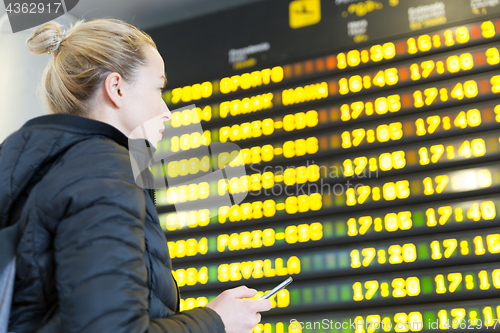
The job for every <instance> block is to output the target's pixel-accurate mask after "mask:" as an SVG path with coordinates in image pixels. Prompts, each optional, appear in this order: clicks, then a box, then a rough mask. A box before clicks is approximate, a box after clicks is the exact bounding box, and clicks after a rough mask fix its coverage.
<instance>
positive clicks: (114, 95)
mask: <svg viewBox="0 0 500 333" xmlns="http://www.w3.org/2000/svg"><path fill="white" fill-rule="evenodd" d="M124 82H125V81H124V80H123V78H122V76H121V75H120V74H118V73H116V72H113V73H111V74H109V75H108V76H107V77H106V80H104V84H103V90H104V91H103V92H104V94H105V96H107V97H108V98H109V100H110V101H111V103H113V105H114V106H115V107H116V108H121V107H122V105H123V84H124Z"/></svg>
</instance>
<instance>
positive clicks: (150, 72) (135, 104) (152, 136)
mask: <svg viewBox="0 0 500 333" xmlns="http://www.w3.org/2000/svg"><path fill="white" fill-rule="evenodd" d="M144 52H145V53H146V56H147V62H146V64H145V65H143V66H139V71H138V75H137V77H136V80H135V82H133V83H131V84H126V87H125V90H126V94H124V95H123V97H124V104H123V106H124V108H123V113H124V114H123V115H124V116H125V124H126V127H127V129H128V130H129V131H130V135H129V137H130V138H131V139H134V138H143V139H147V140H148V141H149V142H151V144H153V146H154V147H155V148H156V146H157V143H158V141H160V140H161V139H162V132H163V130H164V129H165V125H164V122H165V121H168V120H170V118H171V117H172V114H171V113H170V110H169V109H168V107H167V105H166V104H165V101H164V100H163V98H162V88H163V87H164V85H165V83H166V78H165V65H164V63H163V59H162V57H161V56H160V54H159V53H158V51H157V50H156V49H155V48H153V47H152V46H149V45H147V46H144Z"/></svg>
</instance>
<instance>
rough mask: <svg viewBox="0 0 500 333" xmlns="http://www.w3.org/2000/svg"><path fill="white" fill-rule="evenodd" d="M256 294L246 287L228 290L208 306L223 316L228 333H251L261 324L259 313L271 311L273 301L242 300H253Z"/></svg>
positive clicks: (253, 290) (255, 291)
mask: <svg viewBox="0 0 500 333" xmlns="http://www.w3.org/2000/svg"><path fill="white" fill-rule="evenodd" d="M256 293H257V290H255V289H249V288H247V287H246V286H240V287H237V288H234V289H228V290H226V291H224V292H222V293H221V294H220V295H219V296H217V297H216V298H215V299H214V300H213V301H212V302H210V303H208V304H207V305H206V306H207V307H209V308H210V309H212V310H214V311H215V312H217V313H218V314H219V316H221V318H222V321H223V322H224V326H225V327H226V332H227V333H251V332H252V329H253V328H254V326H255V325H257V324H258V323H259V322H260V313H259V312H261V311H269V310H270V309H271V301H270V300H268V299H263V300H252V299H242V298H251V297H253V296H255V294H256Z"/></svg>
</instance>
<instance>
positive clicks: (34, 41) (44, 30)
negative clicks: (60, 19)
mask: <svg viewBox="0 0 500 333" xmlns="http://www.w3.org/2000/svg"><path fill="white" fill-rule="evenodd" d="M66 37H67V36H66V33H65V32H64V31H63V30H62V25H61V24H59V23H57V22H54V21H50V22H47V23H45V24H43V25H42V26H40V27H38V28H37V29H36V30H35V32H33V35H32V36H31V37H30V38H29V39H28V40H27V41H26V46H27V47H28V50H29V51H30V52H31V53H33V54H47V53H49V54H56V53H57V52H58V51H59V48H60V46H61V43H62V42H64V41H65V40H66Z"/></svg>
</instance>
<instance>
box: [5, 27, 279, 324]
mask: <svg viewBox="0 0 500 333" xmlns="http://www.w3.org/2000/svg"><path fill="white" fill-rule="evenodd" d="M27 46H28V48H29V50H30V51H31V52H32V53H34V54H46V53H50V54H52V55H53V57H52V59H51V61H50V63H49V64H48V66H47V68H46V70H45V72H44V76H43V84H42V96H43V98H44V101H45V104H46V105H47V107H48V109H49V110H50V113H52V114H50V115H46V116H41V117H38V118H35V119H32V120H30V121H28V122H27V123H26V124H25V125H23V126H22V127H21V129H19V130H18V131H16V132H15V133H13V134H12V135H10V136H9V137H8V138H7V139H6V140H5V141H4V143H3V145H2V147H1V148H2V149H1V150H0V170H1V172H0V188H1V189H2V190H1V191H0V228H2V227H5V226H7V225H10V224H11V223H14V222H15V221H18V222H19V223H22V224H21V225H24V232H23V234H22V237H21V241H20V244H19V247H18V257H17V260H16V265H17V271H16V281H15V289H14V290H15V291H14V297H13V302H12V310H11V316H10V323H9V332H15V333H24V332H39V333H43V332H64V333H69V332H92V333H95V332H112V333H117V332H127V333H129V332H169V333H170V332H191V333H195V332H238V333H242V332H251V331H252V327H253V326H255V325H256V324H257V323H258V322H259V321H260V313H259V312H261V311H267V310H269V309H270V308H271V303H270V301H269V300H248V299H244V298H250V297H253V296H254V295H255V293H256V291H255V290H253V289H248V288H247V287H245V286H241V287H238V288H235V289H231V290H227V291H225V292H223V293H222V294H220V295H219V296H218V297H217V298H216V299H214V300H213V301H212V302H210V303H208V304H207V306H206V307H202V308H195V309H192V310H189V311H183V312H178V308H179V293H178V288H177V285H176V284H175V280H174V279H173V277H172V274H171V263H170V257H169V254H168V247H167V242H166V239H165V236H164V234H163V232H162V230H161V228H160V225H159V221H158V216H157V214H156V210H155V207H154V202H153V200H154V198H151V196H150V193H149V192H148V191H147V190H143V189H141V188H140V187H139V186H137V185H136V180H135V179H134V176H133V174H132V168H131V162H130V157H129V151H128V149H129V139H132V140H142V141H143V142H144V139H146V140H147V142H148V143H150V144H152V145H153V146H155V147H156V144H157V142H158V141H159V140H161V132H162V131H163V130H164V124H163V122H164V121H166V120H169V119H170V117H171V114H170V111H169V110H168V108H167V106H166V105H165V103H164V101H163V100H162V97H161V90H162V87H163V86H164V83H165V80H166V79H165V77H164V72H165V70H164V64H163V60H162V58H161V56H160V54H159V53H158V51H157V49H156V46H155V43H154V42H153V40H152V39H151V38H150V37H149V36H148V35H147V34H145V33H144V32H141V31H140V30H138V29H136V28H135V27H133V26H131V25H128V24H126V23H124V22H121V21H118V20H111V19H107V20H104V19H98V20H92V21H88V22H84V21H78V22H77V23H76V24H75V25H74V26H72V27H71V28H70V29H69V30H68V31H67V32H66V33H65V32H63V31H62V30H61V26H60V25H59V24H57V23H55V22H49V23H46V24H44V25H42V26H41V27H39V28H38V29H36V31H35V32H34V34H33V36H32V37H31V38H30V39H28V41H27ZM152 119H154V120H152ZM145 123H147V124H148V126H146V127H145V131H134V129H136V128H138V127H140V126H141V125H143V124H145ZM143 129H144V128H143ZM137 133H144V134H145V135H146V137H144V136H140V135H138V134H137Z"/></svg>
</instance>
